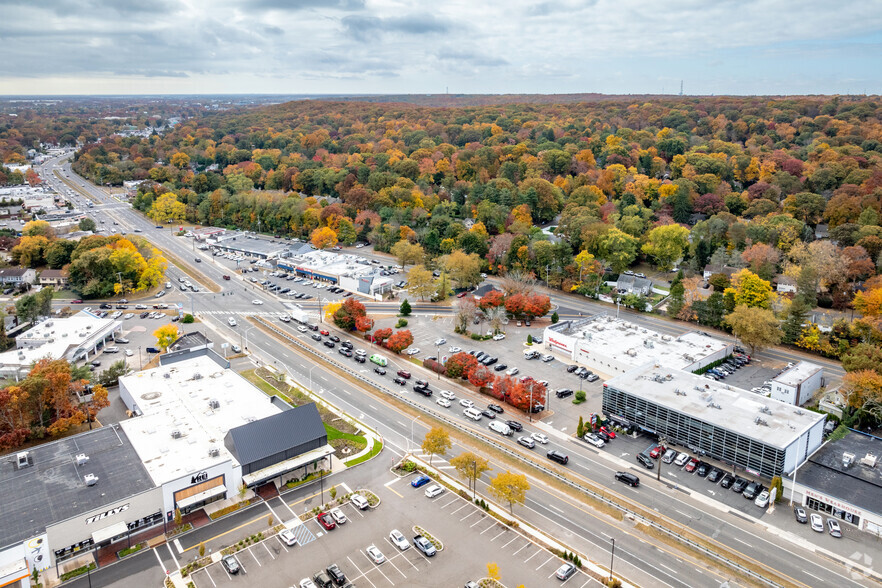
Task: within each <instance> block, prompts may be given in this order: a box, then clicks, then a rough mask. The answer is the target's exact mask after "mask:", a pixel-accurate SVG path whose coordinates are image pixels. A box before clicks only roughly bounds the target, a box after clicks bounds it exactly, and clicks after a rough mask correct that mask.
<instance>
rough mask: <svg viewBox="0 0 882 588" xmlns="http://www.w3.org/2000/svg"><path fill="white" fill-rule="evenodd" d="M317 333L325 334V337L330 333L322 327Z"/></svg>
mask: <svg viewBox="0 0 882 588" xmlns="http://www.w3.org/2000/svg"><path fill="white" fill-rule="evenodd" d="M319 333H321V334H322V335H324V336H326V337H327V336H328V335H330V334H331V333H329V332H328V331H326V330H324V329H322V330H321V331H319Z"/></svg>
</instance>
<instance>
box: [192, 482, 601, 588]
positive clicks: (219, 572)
mask: <svg viewBox="0 0 882 588" xmlns="http://www.w3.org/2000/svg"><path fill="white" fill-rule="evenodd" d="M412 479H413V478H412V477H406V478H402V479H397V478H395V477H394V476H392V474H389V475H388V476H387V479H386V481H387V482H391V483H389V484H388V485H387V486H381V487H379V488H377V489H376V492H377V494H378V495H379V496H380V498H381V503H380V505H379V506H378V507H377V508H374V509H368V510H365V511H361V510H358V509H356V508H354V507H353V506H351V505H349V504H347V505H345V506H343V507H341V510H342V511H343V513H344V514H345V516H346V518H347V519H348V521H347V522H346V523H345V524H342V525H338V526H337V527H336V528H334V529H333V530H330V531H327V530H325V529H324V528H323V527H322V526H321V525H320V524H319V523H318V522H317V521H316V520H315V518H310V519H309V520H308V521H306V522H305V523H304V525H303V526H302V527H303V529H301V530H300V531H295V532H297V533H298V535H299V536H301V537H305V539H304V542H303V544H302V545H300V544H298V545H296V546H294V547H289V546H287V545H285V544H284V542H283V541H282V540H281V539H280V538H278V537H271V538H270V539H268V540H266V541H263V542H261V543H259V544H256V545H252V546H250V547H248V548H246V549H243V550H241V551H239V552H238V553H237V554H236V557H237V560H238V562H239V564H240V566H241V571H240V572H239V574H237V575H231V574H229V573H227V571H226V570H225V569H224V568H223V566H222V565H221V564H213V565H210V566H208V567H207V568H203V569H201V570H199V571H197V572H195V573H194V574H192V575H191V576H190V577H189V578H188V580H190V581H192V582H194V584H195V585H196V586H197V587H198V588H205V587H210V588H216V587H219V586H235V585H239V586H261V588H276V587H278V588H288V587H290V586H297V585H298V583H299V582H300V580H301V579H303V578H307V577H309V578H312V576H313V574H315V573H316V572H318V571H320V570H324V569H325V568H326V567H327V566H329V565H331V564H332V563H336V564H337V565H338V566H339V567H340V569H341V570H342V571H343V573H344V574H346V578H347V580H348V581H349V582H352V583H353V584H354V585H356V586H373V587H376V588H380V587H386V586H463V585H465V583H466V582H467V581H470V580H477V579H479V578H482V577H484V576H486V575H487V564H488V563H490V562H496V563H497V564H498V565H499V567H500V570H501V574H502V581H503V582H504V583H506V584H507V585H512V586H517V585H518V584H520V583H525V585H531V586H546V585H549V584H550V583H552V582H554V583H557V580H555V579H554V578H553V577H552V576H553V574H554V572H555V570H557V568H558V567H559V566H560V565H561V563H562V562H561V560H560V559H559V558H558V557H556V556H554V555H553V554H551V553H550V552H548V551H547V550H545V549H542V548H540V547H539V546H537V545H536V544H534V543H532V542H531V541H529V540H528V539H526V538H525V537H524V536H522V535H521V534H520V533H518V532H517V531H514V530H512V529H510V528H509V527H507V526H505V525H503V524H501V523H500V522H499V521H497V520H496V519H494V518H493V517H491V516H490V515H488V514H487V513H485V512H484V511H483V510H481V509H480V508H478V507H476V506H475V505H473V504H472V503H471V502H469V501H467V500H464V499H462V498H460V497H459V496H458V495H456V494H454V493H453V492H451V491H449V490H447V489H445V491H444V492H443V493H442V494H441V495H439V496H436V497H435V498H431V499H430V498H427V497H426V495H425V488H413V487H411V485H410V484H409V482H410V481H411V480H412ZM295 508H296V507H295ZM414 525H419V526H421V527H423V528H424V529H426V530H427V531H428V532H430V533H431V534H432V535H433V536H434V537H435V538H436V539H438V540H440V541H441V542H442V543H443V545H444V548H443V549H442V550H441V551H439V552H438V553H437V554H436V555H434V556H432V557H426V556H425V555H423V554H422V553H421V552H420V551H419V550H418V549H416V548H415V547H413V537H414V535H415V534H416V533H415V532H414V531H413V527H414ZM393 529H397V530H399V531H400V532H401V533H402V534H403V535H404V536H405V537H406V538H407V540H408V541H409V542H410V544H411V547H410V548H409V549H406V550H404V551H402V550H400V549H399V548H398V547H397V546H396V545H395V544H394V543H393V542H392V540H391V539H390V538H389V533H390V531H392V530H393ZM372 545H373V546H375V547H376V549H377V550H379V552H380V553H381V554H382V555H383V558H384V559H385V561H383V562H382V563H379V564H377V563H375V561H374V560H375V559H376V557H375V556H372V555H371V554H370V553H369V552H368V547H370V546H372ZM587 582H588V577H587V576H585V575H584V574H581V573H577V574H576V576H575V577H574V578H573V579H572V580H571V581H570V583H569V585H571V586H577V587H580V586H583V585H585V584H586V583H587Z"/></svg>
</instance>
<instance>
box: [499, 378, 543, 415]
mask: <svg viewBox="0 0 882 588" xmlns="http://www.w3.org/2000/svg"><path fill="white" fill-rule="evenodd" d="M546 392H547V391H546V388H545V386H544V385H543V384H540V383H539V382H537V381H536V380H533V379H532V378H531V379H529V380H527V381H525V382H522V381H520V380H518V381H516V382H515V383H514V385H513V386H512V387H511V389H510V390H509V391H508V395H507V396H506V397H505V401H506V402H508V403H509V404H511V405H512V406H514V407H515V408H517V409H520V410H523V411H525V412H529V411H530V409H531V407H536V406H539V405H540V404H541V405H542V406H545V396H546Z"/></svg>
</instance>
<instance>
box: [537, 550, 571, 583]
mask: <svg viewBox="0 0 882 588" xmlns="http://www.w3.org/2000/svg"><path fill="white" fill-rule="evenodd" d="M555 557H557V556H556V555H552V556H551V557H549V558H548V559H546V560H545V561H544V562H542V565H540V566H539V567H538V568H536V571H537V572H538V571H539V568H541V567H542V566H544V565H545V564H547V563H548V562H550V561H551V560H553V559H554V558H555ZM567 579H569V578H567Z"/></svg>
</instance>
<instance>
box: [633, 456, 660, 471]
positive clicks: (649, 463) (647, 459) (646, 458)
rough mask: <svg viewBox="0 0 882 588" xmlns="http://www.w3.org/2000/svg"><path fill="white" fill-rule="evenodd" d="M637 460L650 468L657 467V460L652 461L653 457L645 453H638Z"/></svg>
mask: <svg viewBox="0 0 882 588" xmlns="http://www.w3.org/2000/svg"><path fill="white" fill-rule="evenodd" d="M635 457H636V458H637V461H638V462H639V463H640V465H642V466H643V467H645V468H646V469H648V470H651V469H653V468H655V462H654V461H652V458H651V457H649V456H648V455H646V454H645V453H638V454H637V455H636V456H635Z"/></svg>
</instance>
